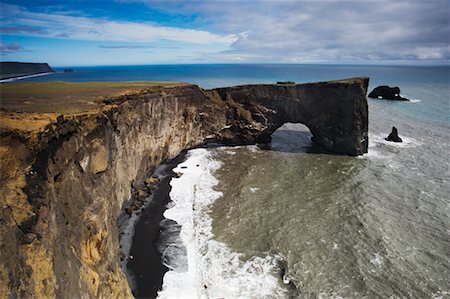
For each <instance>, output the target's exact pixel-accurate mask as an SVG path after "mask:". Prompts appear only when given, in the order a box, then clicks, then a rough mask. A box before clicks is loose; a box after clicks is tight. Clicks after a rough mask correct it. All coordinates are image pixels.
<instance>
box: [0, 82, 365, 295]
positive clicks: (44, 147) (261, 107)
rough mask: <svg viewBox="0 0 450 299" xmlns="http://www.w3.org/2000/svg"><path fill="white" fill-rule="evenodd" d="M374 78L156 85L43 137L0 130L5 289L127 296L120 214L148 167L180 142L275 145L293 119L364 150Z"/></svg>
mask: <svg viewBox="0 0 450 299" xmlns="http://www.w3.org/2000/svg"><path fill="white" fill-rule="evenodd" d="M367 85H368V78H354V79H348V80H342V81H333V82H321V83H310V84H301V85H295V84H292V85H291V84H282V85H276V84H274V85H246V86H238V87H230V88H218V89H213V90H202V89H200V88H199V87H197V86H195V85H180V86H172V87H153V88H148V89H144V90H142V91H139V92H133V93H131V94H126V95H122V96H118V97H112V98H109V102H108V103H103V104H101V105H106V106H102V107H103V108H102V109H101V110H99V111H98V112H95V113H86V114H83V113H77V114H73V115H64V117H60V118H58V119H57V120H56V121H54V122H52V123H50V124H48V125H47V126H46V127H45V128H44V129H43V130H41V129H39V130H41V131H39V133H38V135H37V136H38V137H37V138H36V139H32V138H30V137H29V136H28V135H24V134H25V133H23V132H18V131H17V130H6V129H2V130H1V131H0V145H1V147H0V167H1V171H2V175H1V176H0V180H1V187H0V191H1V194H0V198H1V205H0V219H2V221H1V223H0V297H1V298H3V297H5V298H6V297H13V298H14V297H22V298H32V297H36V298H55V297H57V298H95V297H104V298H106V297H107V298H119V297H131V292H130V288H129V286H128V283H127V280H126V278H125V275H124V274H123V272H122V271H121V269H120V266H119V262H120V254H121V251H120V249H119V242H118V240H119V236H118V228H117V222H116V220H117V218H118V216H119V214H120V213H122V212H123V211H124V208H125V207H128V208H127V210H126V212H127V213H128V214H131V213H132V207H130V206H129V205H126V203H127V202H128V200H129V199H130V197H131V194H135V193H136V191H135V190H134V191H133V186H142V188H144V186H146V185H150V186H151V185H152V184H154V183H155V182H156V180H152V181H148V182H146V183H144V180H145V178H147V177H148V174H149V173H152V172H153V171H154V170H155V169H156V167H157V166H158V165H159V164H160V163H161V162H162V161H166V160H168V159H171V158H173V157H175V156H176V155H178V154H179V153H180V152H181V151H182V150H183V149H188V148H192V147H195V146H199V145H202V144H205V143H207V142H220V143H225V144H230V145H242V144H253V143H261V142H268V141H270V135H271V134H272V133H273V132H274V131H275V130H276V129H277V128H279V127H280V126H282V125H283V124H284V123H286V122H301V123H304V124H305V125H307V126H308V127H309V129H310V130H311V132H312V134H313V136H314V138H313V139H314V142H316V143H317V144H319V145H321V146H322V147H324V148H325V149H327V150H329V151H332V152H336V153H341V154H346V155H362V154H364V153H366V152H367V145H368V135H367V132H368V111H367V99H366V90H367ZM99 105H100V104H99ZM55 119H56V117H55ZM139 190H141V189H139ZM142 190H143V189H142Z"/></svg>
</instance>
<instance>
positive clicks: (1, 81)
mask: <svg viewBox="0 0 450 299" xmlns="http://www.w3.org/2000/svg"><path fill="white" fill-rule="evenodd" d="M51 74H54V72H49V73H40V74H34V75H27V76H21V77H14V78H9V79H3V80H0V83H7V82H14V81H17V80H22V79H28V78H34V77H41V76H47V75H51Z"/></svg>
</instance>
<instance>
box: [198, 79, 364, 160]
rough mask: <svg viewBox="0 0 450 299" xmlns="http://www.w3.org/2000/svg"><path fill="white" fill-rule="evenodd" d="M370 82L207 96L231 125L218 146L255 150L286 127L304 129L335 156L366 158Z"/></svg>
mask: <svg viewBox="0 0 450 299" xmlns="http://www.w3.org/2000/svg"><path fill="white" fill-rule="evenodd" d="M368 83H369V78H367V77H360V78H351V79H346V80H339V81H329V82H319V83H307V84H298V85H295V84H276V85H243V86H235V87H227V88H217V89H213V90H211V91H206V93H207V95H208V96H209V97H210V98H215V99H220V100H222V101H223V102H225V103H226V104H227V106H228V109H227V110H226V118H227V125H226V126H225V127H223V128H222V129H221V130H220V131H219V132H217V134H216V137H215V141H217V142H222V143H225V144H254V143H258V142H259V143H265V142H269V141H270V139H271V138H270V136H271V134H272V133H273V132H274V131H275V130H276V129H278V128H279V127H281V126H282V125H283V124H284V123H287V122H291V123H302V124H304V125H306V126H307V127H308V128H309V129H310V131H311V133H312V134H313V138H312V139H313V141H314V142H315V143H316V144H318V145H320V146H322V147H323V148H325V149H326V150H329V151H331V152H335V153H340V154H346V155H353V156H355V155H362V154H364V153H367V147H368V106H367V98H366V93H367V87H368Z"/></svg>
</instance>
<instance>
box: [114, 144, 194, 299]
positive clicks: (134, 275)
mask: <svg viewBox="0 0 450 299" xmlns="http://www.w3.org/2000/svg"><path fill="white" fill-rule="evenodd" d="M185 154H186V153H185V152H182V153H181V154H180V155H178V156H177V157H175V158H174V159H173V160H171V161H169V162H168V163H166V164H164V165H162V167H161V166H160V167H159V169H158V172H159V173H158V177H159V179H160V183H159V184H158V185H157V187H156V188H155V189H154V191H153V195H152V198H151V201H150V202H149V203H148V204H147V205H146V206H145V207H144V209H143V211H142V212H141V213H140V214H139V215H137V220H135V227H134V235H133V236H132V237H130V240H129V242H131V248H130V253H129V254H128V256H126V257H125V259H126V262H125V268H126V269H124V270H125V272H126V274H127V276H128V280H129V282H130V285H131V287H132V292H133V295H134V296H135V297H136V298H155V297H156V296H157V292H158V290H160V289H161V287H162V282H163V276H164V274H165V273H166V272H167V271H168V268H167V267H166V266H164V265H163V264H162V262H161V254H160V252H159V251H158V248H157V245H156V241H157V239H158V237H159V235H160V231H161V227H160V222H161V221H162V220H163V219H164V217H163V213H164V211H165V210H166V205H167V203H168V202H169V201H170V197H169V192H170V190H171V186H170V185H169V182H170V180H171V179H172V178H173V177H174V176H176V173H174V172H173V171H172V169H173V168H175V167H176V166H177V165H178V164H179V163H181V162H183V161H184V159H185ZM138 213H139V212H138ZM126 217H128V215H126ZM125 221H127V220H125ZM129 221H132V220H131V219H130V220H129ZM131 225H132V224H131ZM122 238H123V236H122Z"/></svg>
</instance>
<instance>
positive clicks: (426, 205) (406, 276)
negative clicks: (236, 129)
mask: <svg viewBox="0 0 450 299" xmlns="http://www.w3.org/2000/svg"><path fill="white" fill-rule="evenodd" d="M73 69H74V70H75V72H73V73H64V72H59V73H57V74H52V75H48V76H42V77H34V78H29V79H25V80H21V82H24V81H34V82H36V81H54V80H57V81H136V80H158V81H185V82H191V83H195V84H198V85H199V86H201V87H203V88H213V87H222V86H230V85H239V84H248V83H271V82H272V83H274V82H276V81H288V80H289V81H295V82H296V83H302V82H312V81H324V80H336V79H343V78H348V77H355V76H368V77H370V86H369V91H370V90H372V89H373V88H375V87H376V86H378V85H390V86H399V87H400V89H401V94H402V95H403V96H404V97H407V98H410V99H411V101H410V102H395V101H388V100H378V99H369V100H368V102H369V153H368V154H365V155H363V156H360V157H348V156H342V155H332V154H329V153H326V152H324V151H322V150H321V149H320V148H318V147H317V146H315V145H314V144H313V143H312V142H311V140H310V137H311V134H310V132H309V130H308V128H306V127H305V126H303V125H302V124H286V125H284V126H283V127H281V128H280V129H278V130H277V131H276V132H275V133H274V134H273V136H272V137H273V140H272V142H271V144H270V145H268V146H264V147H261V146H260V147H258V146H256V145H255V146H243V147H223V146H214V147H208V148H198V149H193V150H190V151H188V153H187V155H186V157H187V159H186V160H185V161H184V162H182V163H181V164H179V165H178V166H177V167H176V168H175V169H174V171H175V172H179V173H183V175H182V176H181V177H179V178H176V177H174V178H173V179H172V180H171V182H170V185H171V186H172V189H171V191H170V197H171V200H172V201H171V202H170V203H169V204H168V207H167V210H166V211H165V212H164V216H165V218H167V219H172V220H174V221H175V222H176V225H177V226H178V228H179V229H173V227H171V226H165V225H164V223H162V224H163V225H162V229H163V233H162V234H163V235H164V236H165V238H164V240H163V241H161V240H159V243H161V242H163V243H164V242H165V244H162V246H161V244H159V246H160V248H161V251H162V252H161V253H162V260H163V262H164V264H165V265H166V266H167V267H168V268H169V271H168V272H167V273H166V274H165V276H164V278H163V286H162V290H161V291H160V292H159V297H161V298H173V297H174V296H175V297H185V298H193V297H194V298H238V297H241V298H296V297H299V298H387V297H392V298H450V279H449V277H450V199H449V198H450V196H449V193H450V192H449V191H450V183H449V181H450V171H449V165H450V155H449V153H450V151H449V150H450V99H449V95H450V81H449V80H450V76H449V67H448V66H443V67H431V66H427V67H415V66H414V67H413V66H343V65H159V66H120V67H85V68H77V67H74V68H73ZM56 70H60V71H61V70H62V69H58V68H56ZM392 126H395V127H397V129H398V132H399V136H400V137H401V138H402V139H403V141H404V142H403V143H391V142H387V141H385V140H384V138H385V137H387V135H388V134H389V133H390V131H391V128H392ZM197 165H198V166H197ZM171 223H174V222H173V221H172V222H171ZM172 226H173V224H172ZM170 232H174V233H172V235H171V233H170Z"/></svg>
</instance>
